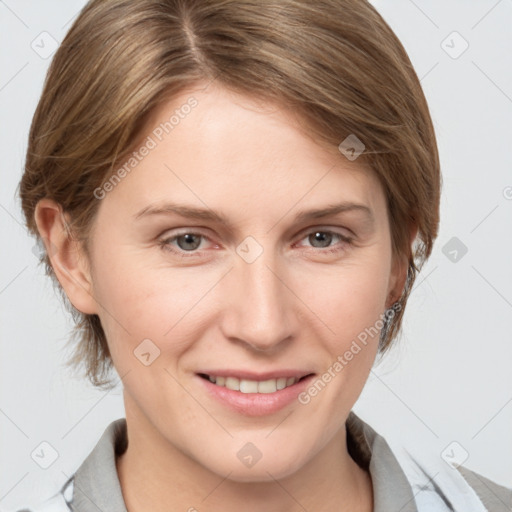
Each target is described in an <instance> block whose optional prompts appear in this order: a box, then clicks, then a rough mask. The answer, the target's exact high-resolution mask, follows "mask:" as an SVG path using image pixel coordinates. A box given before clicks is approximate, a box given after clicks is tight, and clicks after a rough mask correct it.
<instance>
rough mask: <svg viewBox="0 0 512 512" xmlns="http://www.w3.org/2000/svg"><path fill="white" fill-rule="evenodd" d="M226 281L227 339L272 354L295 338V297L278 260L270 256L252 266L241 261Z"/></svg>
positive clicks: (262, 257) (260, 258) (264, 255)
mask: <svg viewBox="0 0 512 512" xmlns="http://www.w3.org/2000/svg"><path fill="white" fill-rule="evenodd" d="M237 258H238V257H237ZM226 277H227V279H226V280H225V283H224V285H225V286H226V287H227V288H228V289H227V290H225V292H226V293H227V294H228V296H229V300H228V301H227V303H226V308H225V310H224V314H223V322H222V326H223V333H224V335H225V336H226V337H227V339H230V340H233V341H238V342H239V343H243V344H245V345H247V346H249V347H250V348H251V349H253V350H255V351H267V352H269V351H274V350H277V349H279V348H280V347H282V346H283V345H284V344H285V343H286V342H288V341H289V340H290V339H291V338H292V337H293V335H294V333H295V331H294V329H295V324H294V319H296V318H297V315H294V313H293V310H294V307H296V304H294V294H293V293H292V291H290V290H289V289H288V288H287V285H286V281H287V279H286V272H285V271H284V270H283V269H282V266H279V265H277V263H276V260H275V258H273V257H271V256H270V255H267V253H266V252H263V254H262V255H261V256H260V257H259V258H258V259H256V261H254V262H252V263H247V262H246V261H244V260H243V259H241V258H240V259H238V260H237V261H236V263H235V266H234V268H233V269H232V270H231V272H229V274H228V276H226ZM295 322H296V320H295Z"/></svg>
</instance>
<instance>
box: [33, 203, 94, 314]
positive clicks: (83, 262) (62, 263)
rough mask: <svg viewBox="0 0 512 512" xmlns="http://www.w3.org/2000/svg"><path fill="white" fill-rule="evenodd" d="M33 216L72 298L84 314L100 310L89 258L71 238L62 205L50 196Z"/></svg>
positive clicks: (71, 300)
mask: <svg viewBox="0 0 512 512" xmlns="http://www.w3.org/2000/svg"><path fill="white" fill-rule="evenodd" d="M34 216H35V221H36V225H37V229H38V231H39V234H40V236H41V238H42V240H43V242H44V245H45V248H46V252H47V254H48V257H49V258H50V262H51V265H52V267H53V271H54V272H55V275H56V276H57V279H58V280H59V283H60V285H61V286H62V288H63V289H64V292H65V293H66V295H67V297H68V299H69V301H70V302H71V304H73V306H74V307H75V308H76V309H78V310H79V311H81V312H82V313H85V314H88V315H92V314H95V313H97V312H98V305H97V303H96V301H95V300H94V297H93V294H92V292H93V290H92V279H91V275H90V271H89V265H88V264H87V258H86V256H85V254H83V252H82V248H81V245H80V243H79V242H78V241H77V240H75V239H74V238H73V237H72V234H71V232H70V230H69V218H68V219H66V218H65V216H64V213H63V211H62V207H61V206H60V205H59V204H58V203H56V202H55V201H52V200H51V199H41V200H40V201H39V202H38V203H37V206H36V209H35V213H34Z"/></svg>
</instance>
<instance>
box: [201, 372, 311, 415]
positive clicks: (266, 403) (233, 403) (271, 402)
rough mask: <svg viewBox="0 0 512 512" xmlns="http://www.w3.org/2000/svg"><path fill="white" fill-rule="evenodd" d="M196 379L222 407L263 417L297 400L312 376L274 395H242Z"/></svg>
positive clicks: (205, 380)
mask: <svg viewBox="0 0 512 512" xmlns="http://www.w3.org/2000/svg"><path fill="white" fill-rule="evenodd" d="M196 377H197V378H198V379H199V380H200V381H201V382H202V385H203V386H205V389H206V391H207V392H208V393H210V395H211V396H213V398H215V399H216V400H218V401H219V402H221V403H222V404H223V405H225V406H227V407H229V408H231V409H232V410H234V411H236V412H238V413H241V414H245V415H246V416H264V415H266V414H272V413H275V412H277V411H280V410H281V409H283V408H284V407H286V406H287V405H289V404H291V403H292V402H293V401H294V400H297V397H298V395H299V394H300V393H301V392H302V391H304V390H305V389H306V388H307V387H308V385H309V383H310V382H311V380H312V379H313V377H314V375H309V376H308V377H306V378H305V379H303V380H301V381H300V382H296V383H295V384H293V385H292V386H288V387H286V388H284V389H280V390H279V391H275V392H274V393H242V392H241V391H233V390H232V389H228V388H226V387H223V386H217V385H216V384H214V383H213V382H210V381H209V380H207V379H204V378H203V377H200V376H199V375H196Z"/></svg>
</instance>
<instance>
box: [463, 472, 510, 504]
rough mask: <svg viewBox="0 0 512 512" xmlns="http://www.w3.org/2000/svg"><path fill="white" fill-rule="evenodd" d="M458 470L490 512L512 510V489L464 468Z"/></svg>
mask: <svg viewBox="0 0 512 512" xmlns="http://www.w3.org/2000/svg"><path fill="white" fill-rule="evenodd" d="M458 470H459V472H460V474H461V475H462V476H463V477H464V480H465V481H466V482H467V483H468V485H469V486H471V488H472V489H473V490H474V491H475V493H476V494H477V496H478V497H479V498H480V500H481V501H482V503H483V504H484V505H485V507H486V508H487V509H488V510H489V512H510V511H511V510H512V487H504V486H503V485H499V484H497V483H496V482H493V481H492V480H489V479H488V478H486V477H484V476H482V475H480V474H479V473H476V472H475V471H471V470H470V469H467V468H465V467H463V466H459V467H458Z"/></svg>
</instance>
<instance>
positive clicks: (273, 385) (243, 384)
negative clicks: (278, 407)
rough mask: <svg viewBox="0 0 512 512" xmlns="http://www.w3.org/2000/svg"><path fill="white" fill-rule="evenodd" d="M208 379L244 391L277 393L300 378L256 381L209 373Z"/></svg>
mask: <svg viewBox="0 0 512 512" xmlns="http://www.w3.org/2000/svg"><path fill="white" fill-rule="evenodd" d="M208 380H209V381H210V382H213V383H214V384H216V385H217V386H222V387H226V388H228V389H231V390H233V391H240V392H242V393H275V392H276V391H280V390H281V389H284V388H287V387H288V386H293V384H295V383H296V382H297V381H298V380H299V379H297V378H296V377H288V378H287V377H279V378H278V379H269V380H262V381H256V380H247V379H237V378H236V377H214V376H210V375H208Z"/></svg>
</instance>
